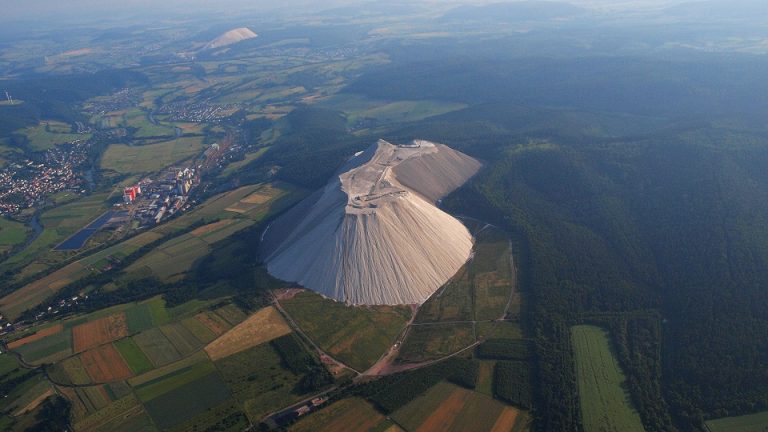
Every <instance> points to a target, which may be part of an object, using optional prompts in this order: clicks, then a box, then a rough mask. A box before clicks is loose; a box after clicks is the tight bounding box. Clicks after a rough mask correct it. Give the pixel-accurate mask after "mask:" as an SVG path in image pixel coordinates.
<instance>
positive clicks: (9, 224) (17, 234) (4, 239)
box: [0, 217, 29, 253]
mask: <svg viewBox="0 0 768 432" xmlns="http://www.w3.org/2000/svg"><path fill="white" fill-rule="evenodd" d="M28 234H29V228H27V227H26V226H25V225H24V224H23V223H21V222H16V221H14V220H10V219H7V218H4V217H0V253H3V252H5V251H8V250H10V249H11V248H12V247H13V246H16V245H19V244H22V243H24V241H25V240H26V238H27V235H28Z"/></svg>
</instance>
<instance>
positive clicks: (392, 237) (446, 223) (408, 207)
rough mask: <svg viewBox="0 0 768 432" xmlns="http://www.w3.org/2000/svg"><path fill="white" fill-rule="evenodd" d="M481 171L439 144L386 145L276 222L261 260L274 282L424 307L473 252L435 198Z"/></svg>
mask: <svg viewBox="0 0 768 432" xmlns="http://www.w3.org/2000/svg"><path fill="white" fill-rule="evenodd" d="M479 169H480V163H479V162H478V161H476V160H475V159H473V158H471V157H469V156H467V155H464V154H462V153H459V152H457V151H455V150H453V149H451V148H449V147H446V146H444V145H441V144H434V143H430V142H427V141H414V142H413V144H410V145H407V146H395V145H392V144H390V143H388V142H386V141H383V140H380V141H379V142H378V143H377V144H376V145H374V146H372V147H371V148H369V149H368V150H366V151H365V152H363V153H361V154H359V155H357V156H356V157H354V158H353V159H352V160H350V162H349V163H348V164H347V165H346V166H345V167H344V168H343V169H342V174H340V175H339V176H338V177H336V178H334V179H333V180H332V181H331V182H329V183H328V184H327V185H326V186H325V187H324V188H323V189H321V190H320V191H318V192H316V193H314V194H312V196H310V197H308V198H307V199H305V200H304V201H302V202H301V203H300V204H299V205H297V206H296V207H294V208H293V209H292V210H291V211H289V212H287V213H286V214H285V215H284V216H282V217H280V218H279V219H278V220H276V221H275V222H274V223H273V224H271V225H270V226H269V227H268V229H267V231H266V232H265V233H264V236H263V241H262V246H261V251H260V253H261V256H262V257H263V258H264V259H265V261H266V263H267V269H268V271H269V272H270V273H271V274H272V275H273V276H275V277H278V278H280V279H283V280H287V281H292V282H297V283H299V284H301V285H303V286H304V287H307V288H309V289H312V290H314V291H317V292H319V293H321V294H323V295H325V296H327V297H331V298H334V299H337V300H340V301H344V302H347V303H350V304H414V303H422V302H424V301H425V300H426V299H427V298H428V297H429V296H430V295H432V293H434V292H435V291H436V290H437V289H438V288H439V287H440V286H441V285H443V284H444V283H445V282H446V281H447V280H448V279H450V278H451V277H452V276H453V275H454V274H456V272H457V271H458V270H459V268H461V266H462V265H463V264H464V263H465V262H466V261H467V259H468V258H469V256H470V254H471V252H472V236H471V235H470V234H469V232H468V231H467V229H466V228H465V227H464V225H462V224H461V222H459V221H458V220H456V219H455V218H453V217H452V216H450V215H449V214H447V213H445V212H443V211H442V210H440V209H439V208H437V207H436V206H435V205H434V201H435V200H438V199H440V198H441V197H443V196H445V195H446V194H448V193H450V192H451V191H453V190H454V189H456V188H457V187H459V186H461V185H462V184H463V183H464V182H466V181H467V179H469V178H470V177H471V176H472V175H474V174H475V173H476V172H477V171H478V170H479Z"/></svg>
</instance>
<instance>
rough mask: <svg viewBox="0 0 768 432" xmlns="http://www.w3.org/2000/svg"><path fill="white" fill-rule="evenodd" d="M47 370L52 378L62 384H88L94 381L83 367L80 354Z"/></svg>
mask: <svg viewBox="0 0 768 432" xmlns="http://www.w3.org/2000/svg"><path fill="white" fill-rule="evenodd" d="M47 372H48V375H49V376H50V377H51V379H52V380H54V381H55V382H57V383H61V384H74V385H88V384H91V383H92V382H93V380H92V379H91V377H90V375H88V372H86V370H85V367H83V362H81V361H80V356H75V357H69V358H67V359H64V360H63V361H60V362H58V363H55V364H54V365H53V366H52V367H51V368H50V369H48V370H47Z"/></svg>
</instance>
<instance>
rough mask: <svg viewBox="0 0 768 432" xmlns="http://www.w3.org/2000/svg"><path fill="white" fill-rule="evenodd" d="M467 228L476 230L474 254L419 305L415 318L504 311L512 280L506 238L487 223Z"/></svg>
mask: <svg viewBox="0 0 768 432" xmlns="http://www.w3.org/2000/svg"><path fill="white" fill-rule="evenodd" d="M469 228H470V230H472V231H475V230H480V231H479V232H477V233H475V235H476V243H475V247H474V250H475V255H474V257H473V258H472V260H471V261H470V262H469V263H467V264H466V265H465V266H464V267H462V269H461V270H459V271H458V272H457V274H456V275H455V276H454V277H453V278H452V279H451V280H450V281H449V282H448V283H447V284H446V285H445V286H444V287H442V288H441V289H440V291H438V293H437V294H435V295H433V296H432V297H430V298H429V300H427V301H426V302H425V303H424V304H423V305H422V306H421V308H420V309H419V313H418V315H417V316H416V322H419V323H424V322H440V321H466V320H473V319H475V320H493V319H498V318H501V317H502V315H504V309H505V308H506V306H507V303H508V301H509V298H510V292H511V290H512V287H513V283H514V275H513V274H512V272H511V267H510V254H511V248H510V246H509V239H508V238H507V236H506V235H505V234H504V232H502V231H501V230H499V229H497V228H494V227H491V226H487V227H479V226H477V227H476V226H470V227H469ZM518 307H519V304H518Z"/></svg>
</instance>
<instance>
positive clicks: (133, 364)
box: [115, 338, 153, 375]
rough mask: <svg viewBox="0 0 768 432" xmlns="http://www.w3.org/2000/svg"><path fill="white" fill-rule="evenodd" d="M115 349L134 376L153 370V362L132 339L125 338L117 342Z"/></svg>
mask: <svg viewBox="0 0 768 432" xmlns="http://www.w3.org/2000/svg"><path fill="white" fill-rule="evenodd" d="M115 348H117V350H118V351H119V352H120V355H121V356H122V357H123V359H124V360H125V362H126V363H128V367H129V368H130V369H131V371H132V372H133V374H134V375H139V374H142V373H144V372H147V371H149V370H152V368H153V366H152V362H151V361H149V358H147V356H146V354H144V351H142V350H141V348H139V346H138V345H137V344H136V342H135V341H134V340H133V339H132V338H125V339H121V340H119V341H117V342H115Z"/></svg>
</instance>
